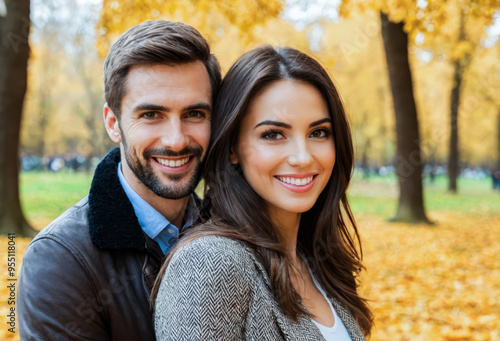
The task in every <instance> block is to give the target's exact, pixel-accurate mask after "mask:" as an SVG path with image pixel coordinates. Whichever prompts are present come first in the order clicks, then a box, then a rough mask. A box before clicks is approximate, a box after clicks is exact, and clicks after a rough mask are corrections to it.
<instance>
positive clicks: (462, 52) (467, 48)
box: [450, 41, 474, 60]
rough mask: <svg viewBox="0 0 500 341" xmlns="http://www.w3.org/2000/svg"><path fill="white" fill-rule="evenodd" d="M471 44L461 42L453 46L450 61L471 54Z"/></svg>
mask: <svg viewBox="0 0 500 341" xmlns="http://www.w3.org/2000/svg"><path fill="white" fill-rule="evenodd" d="M473 50H474V49H473V47H472V44H471V43H470V42H468V41H461V42H459V43H457V44H456V45H455V46H453V48H452V50H451V51H450V58H451V59H452V60H458V59H462V58H464V57H465V56H467V55H470V54H471V53H472V52H473Z"/></svg>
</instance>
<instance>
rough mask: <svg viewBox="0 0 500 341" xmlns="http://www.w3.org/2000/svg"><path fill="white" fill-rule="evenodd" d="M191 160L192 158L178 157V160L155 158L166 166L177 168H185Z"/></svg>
mask: <svg viewBox="0 0 500 341" xmlns="http://www.w3.org/2000/svg"><path fill="white" fill-rule="evenodd" d="M190 158H191V156H184V157H176V158H165V157H155V160H156V161H158V163H161V164H162V165H164V166H168V167H172V168H176V167H181V166H184V165H185V164H186V163H188V162H189V159H190Z"/></svg>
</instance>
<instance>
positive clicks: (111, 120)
mask: <svg viewBox="0 0 500 341" xmlns="http://www.w3.org/2000/svg"><path fill="white" fill-rule="evenodd" d="M103 118H104V126H105V127H106V131H107V132H108V135H109V137H110V138H111V140H113V142H115V143H120V142H122V138H121V135H120V127H119V124H118V117H116V115H115V113H114V112H113V111H112V110H111V108H110V107H109V106H108V103H105V104H104V108H103Z"/></svg>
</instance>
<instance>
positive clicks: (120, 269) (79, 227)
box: [17, 148, 163, 341]
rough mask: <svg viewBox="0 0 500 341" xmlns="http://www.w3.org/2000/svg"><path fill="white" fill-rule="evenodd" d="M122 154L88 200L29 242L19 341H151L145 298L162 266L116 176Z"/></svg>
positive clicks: (103, 170) (99, 176)
mask: <svg viewBox="0 0 500 341" xmlns="http://www.w3.org/2000/svg"><path fill="white" fill-rule="evenodd" d="M119 161H120V152H119V149H118V148H116V149H114V150H112V151H111V152H110V153H109V154H108V155H107V156H106V157H105V158H104V160H103V161H102V162H101V163H100V164H99V166H98V167H97V169H96V172H95V175H94V179H93V182H92V186H91V189H90V194H89V196H88V197H86V198H84V199H83V200H81V201H80V202H79V203H77V204H76V205H75V206H73V207H71V208H70V209H69V210H67V211H66V212H65V213H64V214H62V215H61V216H60V217H59V218H57V219H56V220H55V221H54V222H52V223H51V224H50V225H49V226H47V227H46V228H45V229H43V230H42V231H41V232H40V233H39V234H38V236H37V237H36V238H35V239H34V240H33V241H32V242H31V244H30V245H29V246H28V249H27V251H26V253H25V255H24V260H23V263H22V266H21V274H20V277H19V287H18V290H19V291H18V301H17V308H18V309H17V312H18V318H19V334H20V336H21V340H117V341H118V340H120V341H126V340H141V341H142V340H155V335H154V328H153V322H152V312H151V311H150V308H149V293H150V289H151V286H152V284H153V281H154V278H155V276H156V274H157V271H158V268H159V266H160V264H161V259H162V258H163V253H162V252H161V249H160V247H159V246H158V244H157V243H156V242H155V241H153V240H152V239H151V238H149V237H148V236H147V235H146V234H145V233H144V232H143V231H142V229H141V227H140V225H139V222H138V221H137V217H136V216H135V214H134V209H133V207H132V204H131V203H130V201H129V200H128V198H127V196H126V194H125V192H124V191H123V189H122V187H121V185H120V182H119V180H118V176H117V165H118V162H119Z"/></svg>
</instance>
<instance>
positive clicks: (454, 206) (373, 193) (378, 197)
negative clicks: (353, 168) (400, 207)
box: [349, 174, 500, 219]
mask: <svg viewBox="0 0 500 341" xmlns="http://www.w3.org/2000/svg"><path fill="white" fill-rule="evenodd" d="M396 181H397V180H396V177H394V176H387V177H380V176H373V177H370V178H369V179H362V177H361V176H360V174H355V175H354V178H353V181H352V183H351V187H350V190H349V199H350V203H351V208H352V210H353V212H354V213H364V214H373V215H377V216H380V217H382V218H386V219H388V218H390V217H392V216H393V215H394V214H395V212H396V209H397V198H398V196H399V188H398V185H397V182H396ZM424 203H425V208H426V211H427V212H433V211H453V212H456V213H459V214H468V215H480V216H490V215H499V214H500V192H499V191H494V190H493V189H492V185H491V179H490V178H485V179H483V180H475V179H465V178H459V179H458V193H457V194H452V193H450V192H448V178H447V177H446V176H438V177H436V179H435V181H434V182H433V183H431V182H430V181H429V179H424Z"/></svg>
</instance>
